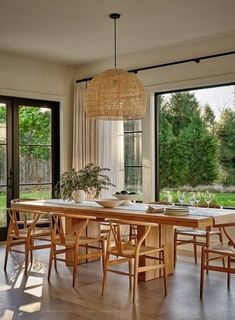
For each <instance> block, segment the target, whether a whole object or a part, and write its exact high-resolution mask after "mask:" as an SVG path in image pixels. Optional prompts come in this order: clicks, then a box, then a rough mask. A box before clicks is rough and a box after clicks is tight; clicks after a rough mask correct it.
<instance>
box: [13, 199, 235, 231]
mask: <svg viewBox="0 0 235 320" xmlns="http://www.w3.org/2000/svg"><path fill="white" fill-rule="evenodd" d="M11 207H12V208H19V209H25V210H29V209H30V210H40V211H43V212H61V213H66V214H67V216H68V217H69V214H73V215H74V214H76V213H77V214H78V215H89V216H94V217H96V219H97V220H101V221H102V220H105V218H112V219H122V220H130V221H140V222H150V223H156V224H164V225H175V226H185V227H194V228H202V227H208V226H213V225H214V218H213V216H207V215H202V214H200V215H198V214H197V213H196V212H193V211H192V212H191V213H190V214H189V215H186V216H169V215H166V214H164V213H147V212H146V210H147V208H148V205H147V204H142V203H141V204H134V205H133V206H120V207H117V208H103V207H101V206H99V205H98V204H96V203H95V202H94V201H89V202H88V201H86V202H85V203H83V204H77V203H75V202H74V201H63V200H57V199H48V200H24V201H18V202H12V204H11ZM208 213H209V211H208ZM234 214H235V212H234Z"/></svg>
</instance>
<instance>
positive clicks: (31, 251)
mask: <svg viewBox="0 0 235 320" xmlns="http://www.w3.org/2000/svg"><path fill="white" fill-rule="evenodd" d="M33 243H34V240H33V239H30V247H31V248H32V247H33ZM30 262H31V265H32V264H33V250H30Z"/></svg>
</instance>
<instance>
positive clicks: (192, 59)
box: [76, 51, 235, 83]
mask: <svg viewBox="0 0 235 320" xmlns="http://www.w3.org/2000/svg"><path fill="white" fill-rule="evenodd" d="M232 54H235V51H229V52H223V53H217V54H212V55H209V56H203V57H197V58H191V59H186V60H179V61H173V62H167V63H162V64H156V65H153V66H148V67H143V68H138V69H131V70H128V72H133V73H135V74H136V73H137V72H139V71H145V70H150V69H156V68H162V67H168V66H173V65H177V64H183V63H188V62H196V63H199V62H200V61H201V60H206V59H212V58H218V57H223V56H229V55H232ZM91 79H92V77H90V78H84V79H79V80H76V83H79V82H85V81H90V80H91Z"/></svg>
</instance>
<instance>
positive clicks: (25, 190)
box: [20, 185, 52, 199]
mask: <svg viewBox="0 0 235 320" xmlns="http://www.w3.org/2000/svg"><path fill="white" fill-rule="evenodd" d="M51 196H52V187H51V185H43V186H39V185H34V186H21V187H20V198H24V199H50V198H51Z"/></svg>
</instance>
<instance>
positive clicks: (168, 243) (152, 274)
mask: <svg viewBox="0 0 235 320" xmlns="http://www.w3.org/2000/svg"><path fill="white" fill-rule="evenodd" d="M141 234H143V227H140V228H138V235H137V236H138V238H139V237H140V236H141ZM173 240H174V226H171V225H169V226H168V225H159V226H157V227H152V228H151V230H150V233H149V235H148V237H147V238H146V240H145V245H146V246H152V247H160V246H162V245H164V246H165V247H166V270H167V274H172V273H173V272H174V246H173V243H174V242H173ZM152 263H154V261H152V260H149V259H148V260H147V259H144V258H142V257H141V258H140V265H151V264H152ZM155 263H156V262H155ZM159 277H160V272H159V270H151V271H147V272H145V273H141V274H139V280H142V281H148V280H152V279H155V278H159Z"/></svg>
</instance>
